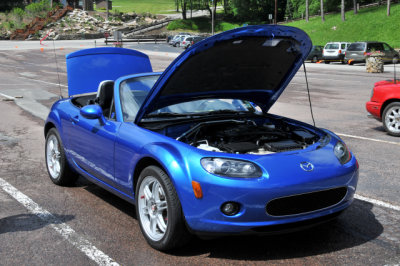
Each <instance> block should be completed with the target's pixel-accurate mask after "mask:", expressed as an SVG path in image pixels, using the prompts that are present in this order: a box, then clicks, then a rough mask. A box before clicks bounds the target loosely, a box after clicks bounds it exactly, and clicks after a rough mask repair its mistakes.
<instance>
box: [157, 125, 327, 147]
mask: <svg viewBox="0 0 400 266" xmlns="http://www.w3.org/2000/svg"><path fill="white" fill-rule="evenodd" d="M186 126H187V127H186V128H185V125H182V124H181V125H169V126H168V127H167V128H164V129H163V130H162V132H160V131H159V133H161V134H164V135H167V136H169V137H173V138H175V139H176V140H178V141H181V142H184V143H187V144H189V145H191V146H194V147H196V148H198V149H202V150H207V151H213V152H225V153H234V154H271V153H277V152H284V151H292V150H301V149H305V148H306V147H308V146H309V145H312V144H314V143H316V142H317V141H319V139H320V136H319V135H318V134H317V133H315V132H314V131H311V130H308V129H305V128H304V127H301V126H296V125H293V124H291V123H288V122H287V121H285V120H284V119H259V118H257V119H251V118H250V119H249V118H246V119H228V120H215V121H205V122H199V123H191V124H190V125H187V124H186Z"/></svg>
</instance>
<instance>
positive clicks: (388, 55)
mask: <svg viewBox="0 0 400 266" xmlns="http://www.w3.org/2000/svg"><path fill="white" fill-rule="evenodd" d="M374 51H379V52H381V53H383V54H384V56H383V61H384V62H385V63H394V64H395V63H398V61H399V53H398V52H396V51H395V50H394V49H393V48H392V47H390V46H389V45H388V44H387V43H384V42H355V43H352V44H351V45H350V46H349V48H347V51H346V56H345V57H344V59H345V62H346V63H347V64H349V65H352V64H354V63H364V62H365V58H366V57H367V56H368V53H371V52H374Z"/></svg>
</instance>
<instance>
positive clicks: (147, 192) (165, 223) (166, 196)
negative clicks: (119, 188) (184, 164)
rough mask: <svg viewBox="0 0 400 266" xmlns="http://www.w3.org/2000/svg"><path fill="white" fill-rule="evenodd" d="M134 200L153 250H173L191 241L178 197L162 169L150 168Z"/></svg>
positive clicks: (140, 183) (142, 175) (138, 215)
mask: <svg viewBox="0 0 400 266" xmlns="http://www.w3.org/2000/svg"><path fill="white" fill-rule="evenodd" d="M135 198H136V199H135V200H136V216H137V219H138V220H139V225H140V230H141V231H142V234H143V236H144V237H145V239H146V241H147V243H149V245H150V246H152V247H153V248H155V249H157V250H170V249H173V248H177V247H180V246H183V245H184V244H186V243H187V242H188V241H189V240H190V237H191V235H190V233H189V232H188V230H187V228H186V224H185V221H184V216H183V213H182V207H181V203H180V201H179V198H178V195H177V193H176V191H175V188H174V185H173V184H172V182H171V180H170V178H169V177H168V175H167V174H166V173H165V172H164V171H163V170H162V169H160V168H159V167H157V166H148V167H146V168H145V169H144V170H143V171H142V172H141V173H140V176H139V180H138V183H137V185H136V191H135Z"/></svg>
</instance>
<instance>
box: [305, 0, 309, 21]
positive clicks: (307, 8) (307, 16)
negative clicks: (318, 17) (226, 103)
mask: <svg viewBox="0 0 400 266" xmlns="http://www.w3.org/2000/svg"><path fill="white" fill-rule="evenodd" d="M308 10H309V6H308V0H306V21H307V22H308V20H309V15H308Z"/></svg>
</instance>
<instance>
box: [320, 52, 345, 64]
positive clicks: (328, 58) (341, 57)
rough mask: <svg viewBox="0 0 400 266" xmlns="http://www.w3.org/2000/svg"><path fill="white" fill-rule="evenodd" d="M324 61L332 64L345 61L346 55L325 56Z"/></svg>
mask: <svg viewBox="0 0 400 266" xmlns="http://www.w3.org/2000/svg"><path fill="white" fill-rule="evenodd" d="M322 59H323V60H325V61H330V62H334V61H343V60H344V55H342V54H339V55H335V56H323V57H322Z"/></svg>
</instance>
